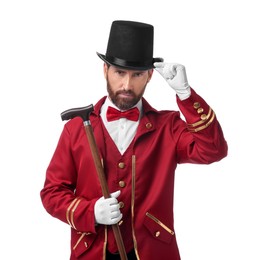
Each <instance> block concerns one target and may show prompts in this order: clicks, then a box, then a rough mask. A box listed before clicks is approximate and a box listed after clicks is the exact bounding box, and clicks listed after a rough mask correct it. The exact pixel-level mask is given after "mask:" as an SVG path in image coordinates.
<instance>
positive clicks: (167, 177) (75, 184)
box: [41, 90, 227, 260]
mask: <svg viewBox="0 0 260 260" xmlns="http://www.w3.org/2000/svg"><path fill="white" fill-rule="evenodd" d="M104 100H105V97H104V98H102V99H101V100H100V101H99V102H98V103H97V104H96V105H95V107H94V112H92V114H91V115H90V121H91V124H92V127H93V131H94V135H95V138H96V142H97V145H98V148H99V151H100V157H101V159H102V162H103V165H104V169H105V173H106V176H107V181H108V185H109V189H110V192H114V191H116V190H119V189H120V190H121V194H120V196H119V198H118V199H119V201H120V202H121V205H122V208H121V211H122V213H123V219H122V224H121V223H120V229H121V232H122V237H123V240H124V243H125V247H126V250H127V251H129V250H131V249H132V248H134V249H135V252H136V255H137V258H138V259H141V260H148V259H149V260H157V259H170V260H179V259H180V256H179V251H178V247H177V243H176V237H175V232H174V217H173V191H174V172H175V168H176V166H177V164H178V163H199V164H210V163H213V162H216V161H219V160H221V159H222V158H224V157H225V156H226V155H227V144H226V141H225V139H224V136H223V133H222V130H221V127H220V125H219V123H218V121H217V119H216V116H215V113H214V112H213V110H212V109H211V108H210V107H209V106H208V105H207V104H206V102H205V101H204V100H203V99H202V98H201V97H200V96H199V95H197V94H196V93H195V91H194V90H192V94H191V97H190V98H188V99H186V100H184V101H180V100H179V99H178V98H177V102H178V106H179V108H180V110H181V111H182V114H183V115H184V116H185V119H186V122H184V121H183V120H182V119H181V118H180V113H179V112H175V111H157V110H155V109H154V108H152V107H151V106H150V105H149V104H148V103H147V101H146V100H145V99H143V112H144V113H143V117H142V118H141V120H140V124H139V127H138V130H137V133H136V136H135V138H134V140H133V141H132V143H131V145H130V146H129V147H128V149H127V151H126V152H125V153H124V154H123V155H121V154H120V153H119V151H118V150H117V148H116V146H115V144H114V143H113V141H112V139H111V138H110V136H109V134H108V133H107V131H106V129H105V127H104V126H103V123H102V120H101V118H100V108H101V106H102V104H103V103H104ZM101 196H102V192H101V187H100V184H99V181H98V177H97V174H96V170H95V165H94V163H93V160H92V157H91V152H90V148H89V145H88V142H87V137H86V134H85V131H84V126H83V124H82V119H80V118H74V119H72V120H70V121H69V122H67V123H66V125H65V126H64V130H63V132H62V134H61V137H60V140H59V142H58V145H57V148H56V151H55V153H54V155H53V158H52V160H51V162H50V164H49V167H48V169H47V173H46V181H45V184H44V187H43V189H42V191H41V198H42V202H43V205H44V207H45V208H46V210H47V211H48V212H49V213H50V214H51V215H52V216H53V217H56V218H58V219H60V220H62V221H64V222H66V223H68V224H69V225H70V226H71V259H79V260H85V259H86V260H89V259H95V260H99V259H100V260H101V259H105V251H106V248H108V249H109V250H110V251H112V252H113V251H116V250H117V249H116V244H115V241H114V238H113V234H112V231H111V228H110V227H106V226H103V225H95V220H94V205H95V202H96V200H97V199H99V198H100V197H101Z"/></svg>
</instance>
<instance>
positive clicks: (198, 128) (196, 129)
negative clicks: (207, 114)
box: [188, 112, 215, 132]
mask: <svg viewBox="0 0 260 260" xmlns="http://www.w3.org/2000/svg"><path fill="white" fill-rule="evenodd" d="M214 119H215V113H214V112H213V114H212V117H211V118H210V120H209V121H208V122H207V123H206V124H204V125H202V126H200V127H197V128H188V130H189V131H190V132H199V131H201V130H203V129H205V128H207V127H208V126H209V125H210V124H211V123H212V122H213V120H214Z"/></svg>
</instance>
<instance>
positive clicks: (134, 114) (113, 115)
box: [107, 107, 139, 122]
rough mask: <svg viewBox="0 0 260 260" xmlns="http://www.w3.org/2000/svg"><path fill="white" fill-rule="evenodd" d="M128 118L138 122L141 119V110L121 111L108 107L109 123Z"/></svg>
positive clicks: (135, 108)
mask: <svg viewBox="0 0 260 260" xmlns="http://www.w3.org/2000/svg"><path fill="white" fill-rule="evenodd" d="M122 117H124V118H126V119H128V120H132V121H137V120H138V118H139V110H138V108H137V107H134V108H131V109H129V110H126V111H123V112H121V111H119V110H117V109H115V108H113V107H108V109H107V121H108V122H109V121H114V120H118V119H120V118H122Z"/></svg>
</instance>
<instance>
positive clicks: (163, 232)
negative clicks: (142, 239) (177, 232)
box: [144, 212, 174, 244]
mask: <svg viewBox="0 0 260 260" xmlns="http://www.w3.org/2000/svg"><path fill="white" fill-rule="evenodd" d="M145 215H146V218H145V221H144V225H145V227H146V228H147V229H148V230H149V232H150V233H151V235H152V236H153V237H154V238H155V239H158V240H160V241H163V242H165V243H168V244H170V243H171V241H172V238H173V236H174V231H173V230H172V229H170V228H169V227H167V226H166V225H165V224H164V223H163V222H161V221H160V220H159V219H158V218H156V217H155V216H154V215H152V214H150V213H149V212H146V214H145Z"/></svg>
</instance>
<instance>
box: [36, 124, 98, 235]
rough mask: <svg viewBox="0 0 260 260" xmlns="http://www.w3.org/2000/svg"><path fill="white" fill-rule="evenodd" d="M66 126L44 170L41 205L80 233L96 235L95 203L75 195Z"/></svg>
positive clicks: (73, 164)
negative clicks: (44, 177)
mask: <svg viewBox="0 0 260 260" xmlns="http://www.w3.org/2000/svg"><path fill="white" fill-rule="evenodd" d="M70 139H71V137H70V132H69V130H68V129H67V127H66V125H65V127H64V129H63V131H62V134H61V136H60V139H59V142H58V145H57V147H56V150H55V152H54V154H53V157H52V159H51V161H50V164H49V166H48V168H47V171H46V179H45V183H44V187H43V189H42V190H41V192H40V196H41V199H42V203H43V206H44V207H45V209H46V211H47V212H48V213H49V214H51V215H52V216H53V217H55V218H58V219H60V220H61V221H63V222H65V223H67V224H69V225H70V226H71V227H72V228H73V229H75V230H79V231H81V232H89V233H95V220H94V204H95V202H96V199H94V200H90V201H88V200H86V199H85V198H83V197H78V196H76V195H75V187H76V182H77V171H76V167H75V162H74V158H73V155H72V154H73V153H72V148H71V140H70Z"/></svg>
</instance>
